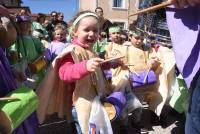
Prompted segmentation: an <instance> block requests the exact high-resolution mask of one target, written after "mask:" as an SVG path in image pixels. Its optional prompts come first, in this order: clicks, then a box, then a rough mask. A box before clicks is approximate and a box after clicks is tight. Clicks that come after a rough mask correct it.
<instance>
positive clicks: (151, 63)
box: [147, 57, 160, 70]
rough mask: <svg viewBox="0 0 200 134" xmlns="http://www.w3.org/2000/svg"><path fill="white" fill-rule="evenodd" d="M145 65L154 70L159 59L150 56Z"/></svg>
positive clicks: (158, 63)
mask: <svg viewBox="0 0 200 134" xmlns="http://www.w3.org/2000/svg"><path fill="white" fill-rule="evenodd" d="M147 65H148V67H149V68H150V69H152V70H156V68H157V67H158V66H159V65H160V60H159V58H157V57H152V58H151V59H149V60H148V61H147Z"/></svg>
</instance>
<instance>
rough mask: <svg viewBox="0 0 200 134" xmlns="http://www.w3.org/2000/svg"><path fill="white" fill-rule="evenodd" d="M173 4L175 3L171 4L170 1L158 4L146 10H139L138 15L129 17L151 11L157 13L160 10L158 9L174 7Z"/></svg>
mask: <svg viewBox="0 0 200 134" xmlns="http://www.w3.org/2000/svg"><path fill="white" fill-rule="evenodd" d="M172 4H173V3H172V2H169V1H167V2H163V3H161V4H158V5H155V6H152V7H149V8H146V9H142V10H139V11H137V12H136V13H134V14H131V15H129V17H131V16H134V15H138V14H141V13H146V12H151V11H155V10H158V9H161V8H165V7H167V6H169V5H172Z"/></svg>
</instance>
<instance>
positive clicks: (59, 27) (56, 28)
mask: <svg viewBox="0 0 200 134" xmlns="http://www.w3.org/2000/svg"><path fill="white" fill-rule="evenodd" d="M59 29H61V30H63V31H64V33H65V34H68V32H67V29H66V27H65V26H64V25H62V24H60V23H59V24H57V25H56V26H55V27H54V32H53V36H55V31H56V30H59Z"/></svg>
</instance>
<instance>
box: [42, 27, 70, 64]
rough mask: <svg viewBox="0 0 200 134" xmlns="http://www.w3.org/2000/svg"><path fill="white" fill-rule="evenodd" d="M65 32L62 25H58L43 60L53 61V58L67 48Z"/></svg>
mask: <svg viewBox="0 0 200 134" xmlns="http://www.w3.org/2000/svg"><path fill="white" fill-rule="evenodd" d="M66 37H67V31H66V28H65V26H64V25H62V24H58V25H56V26H55V28H54V32H53V41H52V42H51V43H50V44H49V45H48V48H47V49H46V52H45V58H46V59H47V60H48V61H53V60H54V59H55V57H56V56H57V55H59V54H61V52H62V51H63V50H64V49H65V48H66V47H67V45H68V44H67V43H66Z"/></svg>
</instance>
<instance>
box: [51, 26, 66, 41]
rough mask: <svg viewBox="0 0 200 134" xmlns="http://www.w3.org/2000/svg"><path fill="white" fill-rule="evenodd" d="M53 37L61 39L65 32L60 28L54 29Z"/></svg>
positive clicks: (63, 38) (64, 36) (63, 37)
mask: <svg viewBox="0 0 200 134" xmlns="http://www.w3.org/2000/svg"><path fill="white" fill-rule="evenodd" d="M54 39H55V40H57V41H63V40H65V39H66V33H65V32H64V30H62V29H57V30H55V35H54Z"/></svg>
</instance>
